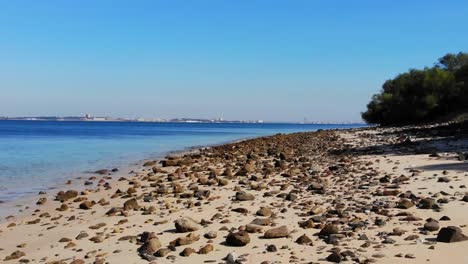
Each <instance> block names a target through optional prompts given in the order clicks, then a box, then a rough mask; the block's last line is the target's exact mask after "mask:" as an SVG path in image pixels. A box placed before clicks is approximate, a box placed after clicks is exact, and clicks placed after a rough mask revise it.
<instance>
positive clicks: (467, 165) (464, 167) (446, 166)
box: [415, 162, 468, 172]
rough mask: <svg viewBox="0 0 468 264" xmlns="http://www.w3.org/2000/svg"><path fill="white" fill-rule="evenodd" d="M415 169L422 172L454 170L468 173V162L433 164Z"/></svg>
mask: <svg viewBox="0 0 468 264" xmlns="http://www.w3.org/2000/svg"><path fill="white" fill-rule="evenodd" d="M415 169H420V170H428V171H430V170H453V171H464V172H466V171H468V162H460V163H440V164H432V165H426V166H420V167H416V168H415Z"/></svg>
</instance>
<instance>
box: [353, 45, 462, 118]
mask: <svg viewBox="0 0 468 264" xmlns="http://www.w3.org/2000/svg"><path fill="white" fill-rule="evenodd" d="M465 110H468V53H458V54H447V55H445V56H443V57H442V58H440V59H439V60H438V63H437V64H436V65H435V66H434V67H430V68H429V67H426V68H424V69H422V70H416V69H411V70H409V71H408V72H405V73H402V74H399V75H398V76H396V77H395V78H393V79H390V80H387V81H386V82H385V83H384V84H383V85H382V90H381V92H380V93H378V94H376V95H374V96H373V97H372V100H371V101H370V102H369V104H368V105H367V111H366V112H364V113H362V118H363V119H364V120H365V121H366V122H368V123H371V124H380V125H399V124H411V123H420V122H428V121H433V120H436V119H438V118H441V117H444V116H447V115H450V114H453V113H457V112H460V111H465Z"/></svg>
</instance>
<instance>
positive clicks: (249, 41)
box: [0, 0, 468, 122]
mask: <svg viewBox="0 0 468 264" xmlns="http://www.w3.org/2000/svg"><path fill="white" fill-rule="evenodd" d="M467 25H468V1H466V0H463V1H462V0H460V1H450V0H444V1H441V0H440V1H432V0H411V1H410V0H378V1H377V0H352V1H351V0H341V1H338V0H303V1H299V0H297V1H296V0H283V1H277V0H263V1H257V0H231V1H228V0H225V1H223V0H206V1H205V0H196V1H195V0H186V1H178V0H160V1H159V0H148V1H144V0H138V1H131V0H128V1H118V0H89V1H86V0H80V1H65V0H57V1H48V0H41V1H38V0H30V1H24V0H0V116H37V115H82V114H84V113H91V114H92V115H95V116H97V115H105V116H115V117H117V116H120V117H144V118H149V117H164V118H172V117H202V118H215V117H219V116H222V117H224V118H225V119H251V120H253V119H263V120H266V121H302V120H303V119H304V118H307V119H308V120H309V121H336V122H340V121H360V112H361V111H363V110H364V109H365V105H366V103H367V102H368V101H369V99H370V97H371V95H372V94H373V93H376V92H378V91H379V90H380V87H381V84H382V83H383V82H384V81H385V80H386V79H389V78H392V77H394V76H395V75H396V74H398V73H400V72H403V71H406V70H407V69H409V68H421V67H423V66H426V65H427V66H431V65H433V63H434V62H435V61H436V59H437V58H438V57H441V56H442V55H444V54H445V53H447V52H459V51H468V28H467Z"/></svg>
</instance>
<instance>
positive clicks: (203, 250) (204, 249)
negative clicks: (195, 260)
mask: <svg viewBox="0 0 468 264" xmlns="http://www.w3.org/2000/svg"><path fill="white" fill-rule="evenodd" d="M213 250H214V247H213V245H211V244H206V245H205V246H204V247H202V248H201V249H200V250H199V251H198V254H203V255H205V254H208V253H210V252H211V251H213Z"/></svg>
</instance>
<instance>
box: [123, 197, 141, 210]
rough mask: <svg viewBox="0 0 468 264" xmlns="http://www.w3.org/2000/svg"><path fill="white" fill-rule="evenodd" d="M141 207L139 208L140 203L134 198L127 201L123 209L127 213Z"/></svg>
mask: <svg viewBox="0 0 468 264" xmlns="http://www.w3.org/2000/svg"><path fill="white" fill-rule="evenodd" d="M138 208H139V206H138V202H137V200H136V199H135V198H132V199H130V200H127V201H126V202H125V203H124V206H123V209H124V210H125V211H129V210H138Z"/></svg>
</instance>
